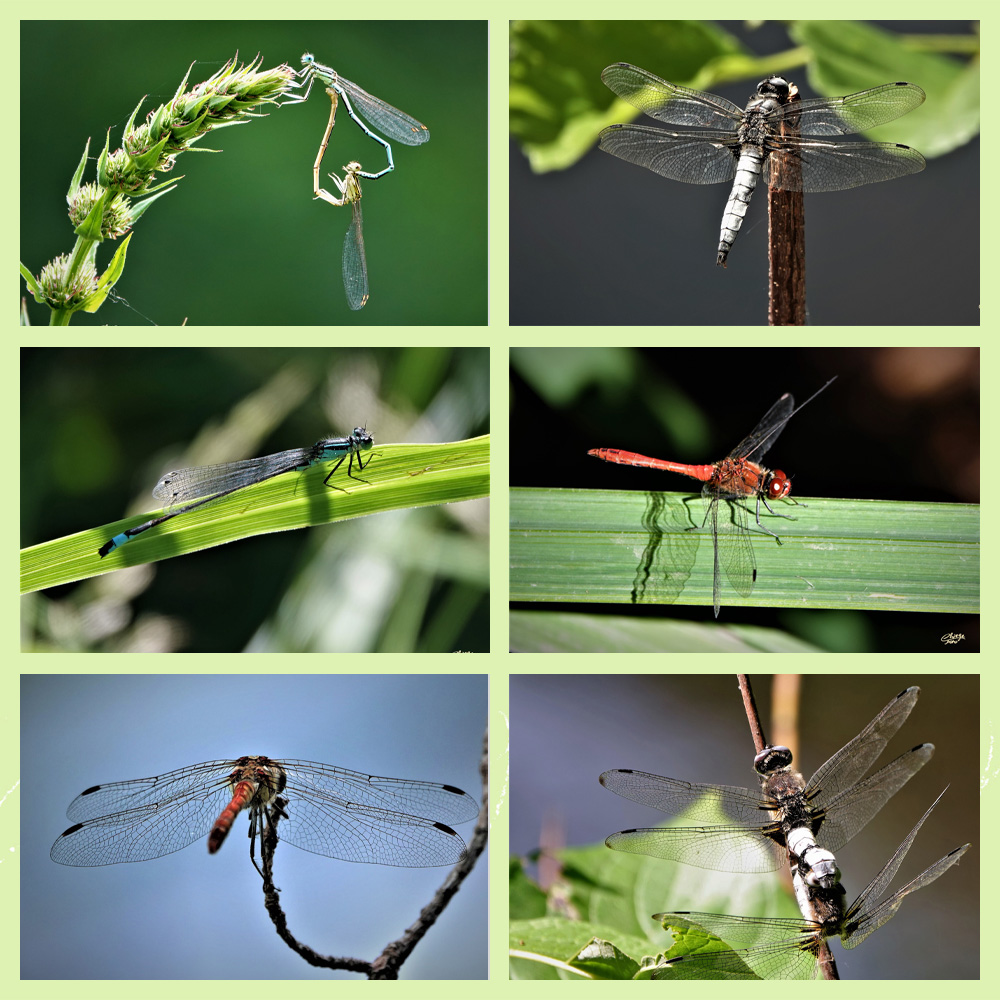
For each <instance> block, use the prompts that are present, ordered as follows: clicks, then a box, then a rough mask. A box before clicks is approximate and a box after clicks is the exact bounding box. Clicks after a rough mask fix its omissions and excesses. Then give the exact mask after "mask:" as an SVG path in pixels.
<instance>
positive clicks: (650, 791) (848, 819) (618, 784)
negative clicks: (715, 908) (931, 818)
mask: <svg viewBox="0 0 1000 1000" xmlns="http://www.w3.org/2000/svg"><path fill="white" fill-rule="evenodd" d="M919 693H920V689H919V688H918V687H909V688H907V689H906V690H905V691H901V692H900V693H899V694H898V695H896V697H895V698H893V699H892V701H890V702H889V704H887V705H886V706H885V707H884V708H883V709H882V710H881V711H880V712H879V713H878V715H876V716H875V718H874V719H872V721H871V722H869V723H868V725H867V726H865V728H864V729H862V730H861V732H860V733H858V735H857V736H855V737H854V739H852V740H851V741H850V742H849V743H848V744H846V746H843V747H841V749H840V750H838V751H837V752H836V753H835V754H834V755H833V756H832V757H831V758H830V759H829V760H828V761H827V762H826V763H825V764H823V766H822V767H820V768H819V770H818V771H816V773H815V774H814V775H813V776H812V777H811V778H810V779H809V781H808V782H806V781H804V780H803V777H802V775H801V774H800V773H799V772H797V771H795V770H793V769H792V767H791V763H792V753H791V751H790V750H789V749H788V747H783V746H774V747H767V748H766V749H765V750H763V751H761V753H759V754H757V756H756V757H755V759H754V767H755V770H756V771H757V774H758V776H759V778H760V781H761V788H760V790H759V791H751V790H750V789H746V788H736V787H732V786H728V785H709V784H698V783H696V782H689V781H679V780H677V779H676V778H667V777H663V776H662V775H658V774H648V773H646V772H644V771H632V770H614V771H605V772H604V773H603V774H602V775H601V777H600V781H601V784H602V785H604V787H605V788H607V789H609V790H610V791H612V792H614V793H615V794H616V795H620V796H622V798H626V799H629V800H630V801H632V802H638V803H639V804H640V805H644V806H650V807H652V808H654V809H659V810H660V811H661V812H664V813H666V814H668V815H672V814H676V813H680V812H682V811H685V810H686V812H685V818H690V819H691V820H693V821H695V822H701V823H704V824H706V825H703V826H692V827H673V828H664V827H651V828H647V829H631V830H622V831H621V832H620V833H613V834H611V836H610V837H608V838H607V839H606V840H605V843H606V844H607V846H608V847H610V848H612V849H613V850H616V851H625V852H628V853H630V854H645V855H648V856H650V857H654V858H665V859H667V860H669V861H680V862H682V863H683V864H688V865H693V866H694V867H696V868H707V869H713V870H716V871H723V872H747V873H759V872H769V871H775V870H776V869H778V868H779V867H780V866H781V865H782V864H783V863H787V862H788V861H791V862H792V864H793V868H794V870H795V871H797V873H798V874H799V876H800V877H801V878H802V879H803V881H804V882H805V884H806V885H808V886H819V887H822V888H826V889H829V888H831V887H832V886H834V885H836V883H837V882H838V881H839V877H840V872H839V870H838V869H837V864H836V859H835V857H834V855H833V853H832V852H833V851H836V850H838V849H839V848H841V847H843V846H844V844H846V843H847V842H848V841H849V840H850V839H851V838H852V837H853V836H854V835H855V834H856V833H858V832H859V831H860V830H862V829H863V828H864V827H865V826H866V825H867V823H868V822H869V820H871V819H872V817H873V816H875V815H876V814H877V813H878V811H879V810H880V809H881V808H882V807H883V806H884V805H885V804H886V802H888V801H889V799H890V798H892V796H893V795H895V794H896V792H897V791H899V789H900V788H902V787H903V785H905V784H906V782H907V781H909V780H910V778H912V777H913V775H914V774H916V773H917V771H919V770H920V768H922V767H923V766H924V764H926V763H927V761H929V760H930V759H931V757H932V755H933V753H934V746H933V744H931V743H921V744H919V745H918V746H915V747H913V749H911V750H908V751H906V753H903V754H901V755H900V756H899V757H897V758H896V759H895V760H893V761H892V762H891V763H889V764H886V765H885V766H884V767H883V768H881V769H880V770H878V771H876V772H875V773H874V774H872V775H871V776H869V777H867V778H864V780H861V779H862V776H863V775H864V774H865V773H866V772H867V771H868V769H869V768H870V767H871V766H872V765H873V764H874V763H875V761H876V760H877V759H878V758H879V756H880V755H881V753H882V751H883V750H884V749H885V747H886V745H887V744H888V743H889V741H890V740H891V739H892V737H893V736H894V735H895V734H896V732H897V731H898V730H899V727H900V726H901V725H902V724H903V723H904V722H905V721H906V719H907V717H908V716H909V714H910V712H911V711H912V710H913V706H914V705H915V704H916V702H917V697H918V695H919ZM720 814H721V816H722V817H723V818H724V819H725V820H726V822H722V823H720V822H719V819H720ZM768 815H770V816H772V817H773V818H772V819H770V820H766V821H762V820H765V818H766V817H767V816H768ZM817 840H819V841H820V842H821V843H819V844H818V843H817Z"/></svg>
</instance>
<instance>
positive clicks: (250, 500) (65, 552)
mask: <svg viewBox="0 0 1000 1000" xmlns="http://www.w3.org/2000/svg"><path fill="white" fill-rule="evenodd" d="M371 456H372V458H371V462H370V464H369V463H366V464H365V469H364V471H363V472H360V473H359V472H358V471H357V469H356V468H355V475H360V476H362V477H363V478H364V479H366V480H367V481H368V483H369V484H370V485H365V483H360V482H354V481H353V480H351V479H349V478H347V477H346V476H345V475H344V469H345V468H346V466H343V467H341V469H339V470H338V472H337V475H336V476H335V477H334V478H333V479H332V480H331V482H332V483H336V484H337V485H338V486H341V487H343V488H344V489H346V490H347V491H348V492H346V493H342V492H340V490H335V489H330V488H329V487H328V486H324V485H323V480H324V478H325V477H326V475H327V474H328V472H329V470H330V468H331V465H330V464H327V465H324V466H322V467H319V468H315V469H309V470H307V471H305V472H302V473H289V474H288V475H287V476H277V477H275V478H274V479H271V480H268V481H267V482H265V483H260V484H259V485H257V486H252V487H248V488H247V489H246V490H240V491H239V492H238V493H234V494H233V495H232V496H228V497H225V498H224V499H222V500H218V501H216V502H214V503H210V504H206V505H205V506H204V507H199V508H198V509H196V510H193V511H191V512H190V513H187V514H182V515H180V516H179V517H176V518H173V519H172V520H170V521H167V522H166V523H165V524H162V525H159V526H158V527H156V528H151V529H150V530H149V531H147V532H145V533H143V534H142V535H140V536H139V537H137V538H135V539H133V540H132V541H130V542H129V543H128V544H127V545H124V546H122V548H120V549H117V550H116V551H114V552H111V553H110V554H109V555H108V556H106V557H105V558H104V559H101V558H100V557H99V556H98V555H97V550H98V548H99V547H100V546H101V545H102V544H103V543H104V542H106V541H107V540H108V539H109V538H111V537H112V536H113V535H115V534H117V533H118V532H120V531H122V530H123V529H125V528H129V527H133V526H135V525H137V524H142V523H143V522H144V521H147V520H149V519H150V517H152V516H155V513H151V514H143V515H140V516H136V517H130V518H127V519H126V520H124V521H118V522H115V523H114V524H109V525H106V526H104V527H101V528H91V529H90V530H88V531H83V532H79V533H77V534H75V535H68V536H66V537H65V538H57V539H54V540H53V541H50V542H43V543H42V544H40V545H34V546H31V547H30V548H27V549H22V550H21V593H22V594H26V593H30V592H32V591H35V590H41V589H43V588H45V587H53V586H56V585H57V584H62V583H71V582H73V581H74V580H82V579H85V578H86V577H89V576H95V575H97V574H99V573H106V572H110V571H111V570H115V569H121V568H122V567H124V566H137V565H140V564H141V563H147V562H155V561H157V560H159V559H166V558H168V557H169V556H178V555H184V554H185V553H187V552H195V551H197V550H199V549H206V548H211V547H212V546H213V545H221V544H223V543H224V542H231V541H235V540H236V539H239V538H247V537H249V536H250V535H259V534H262V533H265V532H270V531H288V530H290V529H292V528H304V527H308V526H311V525H317V524H328V523H330V522H333V521H343V520H347V519H348V518H352V517H360V516H362V515H364V514H374V513H377V512H378V511H384V510H395V509H398V508H405V507H424V506H428V505H432V504H439V503H455V502H457V501H459V500H472V499H476V498H478V497H484V496H489V491H490V439H489V435H483V436H482V437H478V438H471V439H470V440H467V441H453V442H450V443H446V444H414V445H409V444H394V445H382V446H378V445H376V447H375V448H374V450H373V451H372V452H371Z"/></svg>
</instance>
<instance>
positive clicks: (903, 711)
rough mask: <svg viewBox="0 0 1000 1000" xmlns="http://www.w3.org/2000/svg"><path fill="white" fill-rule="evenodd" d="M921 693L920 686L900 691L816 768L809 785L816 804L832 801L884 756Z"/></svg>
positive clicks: (820, 804) (809, 792) (810, 794)
mask: <svg viewBox="0 0 1000 1000" xmlns="http://www.w3.org/2000/svg"><path fill="white" fill-rule="evenodd" d="M919 695H920V688H918V687H908V688H907V689H906V690H905V691H900V693H899V694H898V695H896V697H895V698H893V699H892V701H890V702H889V704H888V705H886V706H885V707H884V708H883V709H882V710H881V711H880V712H879V713H878V715H876V716H875V718H874V719H872V721H871V722H869V723H868V725H867V726H865V728H864V729H862V730H861V732H860V733H858V735H857V736H855V737H854V739H852V740H851V741H850V742H849V743H847V744H846V745H845V746H842V747H841V748H840V749H839V750H838V751H837V752H836V753H835V754H834V755H833V756H832V757H831V758H830V759H829V760H828V761H827V762H826V763H825V764H823V765H822V766H821V767H820V768H819V769H818V770H817V771H816V773H815V774H814V775H813V776H812V777H811V778H810V779H809V784H808V786H807V788H806V791H807V794H808V795H809V798H810V800H811V801H812V802H813V803H814V804H815V805H817V806H826V805H828V804H830V803H831V802H833V800H834V799H835V798H836V797H837V796H838V795H840V794H841V793H842V792H844V791H846V790H847V789H848V788H850V787H851V786H853V785H855V784H856V783H857V782H858V780H859V779H860V778H861V776H862V775H863V774H864V773H865V772H866V771H867V770H868V768H869V767H871V766H872V764H874V763H875V761H876V760H878V758H879V757H880V756H881V754H882V751H883V750H884V749H885V748H886V745H887V744H888V743H889V740H891V739H892V738H893V736H895V735H896V733H897V731H898V730H899V727H900V726H902V724H903V723H904V722H905V721H906V720H907V718H909V715H910V712H912V711H913V706H914V705H916V703H917V698H918V697H919Z"/></svg>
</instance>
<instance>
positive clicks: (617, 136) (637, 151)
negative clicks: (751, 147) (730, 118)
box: [599, 125, 739, 184]
mask: <svg viewBox="0 0 1000 1000" xmlns="http://www.w3.org/2000/svg"><path fill="white" fill-rule="evenodd" d="M599 144H600V148H601V149H603V150H604V151H605V152H606V153H611V155H612V156H617V157H618V158H619V159H622V160H626V161H628V162H629V163H635V164H636V165H638V166H640V167H646V168H647V169H648V170H652V171H653V172H654V173H657V174H659V175H660V176H661V177H666V178H668V179H669V180H672V181H682V182H683V183H685V184H719V183H721V182H723V181H729V180H732V179H733V177H735V176H736V164H737V162H738V161H739V147H738V145H736V144H735V140H734V138H733V136H730V135H726V134H725V133H723V132H700V133H699V132H668V131H667V130H666V129H658V128H649V127H648V126H645V125H609V126H608V127H607V128H606V129H604V130H603V131H602V132H601V135H600V143H599Z"/></svg>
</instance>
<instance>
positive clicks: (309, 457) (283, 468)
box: [97, 272, 374, 559]
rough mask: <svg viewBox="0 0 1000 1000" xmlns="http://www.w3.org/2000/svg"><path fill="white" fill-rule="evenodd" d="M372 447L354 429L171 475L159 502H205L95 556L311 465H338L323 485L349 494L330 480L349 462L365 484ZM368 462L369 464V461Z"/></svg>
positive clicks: (122, 537) (131, 531)
mask: <svg viewBox="0 0 1000 1000" xmlns="http://www.w3.org/2000/svg"><path fill="white" fill-rule="evenodd" d="M345 275H346V272H345ZM373 443H374V442H373V441H372V436H371V434H369V433H368V432H367V430H365V428H364V427H355V428H354V433H353V434H349V435H348V436H347V437H339V438H324V439H323V440H321V441H317V442H316V444H314V445H313V446H312V447H311V448H291V449H289V450H288V451H279V452H275V454H273V455H264V456H263V457H261V458H248V459H245V460H244V461H241V462H225V463H223V464H222V465H205V466H199V467H197V468H193V469H179V470H177V471H176V472H168V473H167V474H166V475H165V476H163V478H162V479H160V481H159V482H158V483H157V484H156V486H154V487H153V496H154V497H156V499H157V500H166V501H168V508H169V507H172V506H173V505H174V504H176V503H180V502H182V501H184V500H191V499H193V498H194V497H203V498H204V499H201V500H198V501H196V502H195V503H191V504H187V505H186V506H184V507H181V508H180V509H179V510H168V513H166V514H162V515H160V517H154V518H153V519H152V520H151V521H146V522H145V523H144V524H140V525H137V526H136V527H134V528H128V529H126V530H125V531H123V532H122V533H121V534H118V535H115V537H114V538H111V539H109V540H108V541H106V542H105V543H104V544H103V545H102V546H101V547H100V548H99V549H98V550H97V554H98V555H99V556H100V557H101V558H102V559H103V558H104V557H105V556H106V555H107V554H108V553H109V552H111V551H112V550H113V549H118V548H121V547H122V546H123V545H124V544H125V543H126V542H129V541H131V540H132V539H133V538H135V536H136V535H141V534H142V533H143V532H144V531H147V530H149V529H150V528H155V527H156V526H157V525H158V524H163V523H164V521H169V520H170V519H171V518H174V517H177V515H178V514H186V513H187V512H188V511H189V510H194V509H195V508H196V507H203V506H204V505H205V504H207V503H211V502H212V501H213V500H220V499H221V498H222V497H226V496H229V494H230V493H235V492H236V491H237V490H241V489H243V488H244V487H247V486H253V485H254V484H256V483H263V482H265V481H266V480H268V479H273V478H274V477H275V476H282V475H284V474H285V473H286V472H302V471H303V470H305V469H308V468H310V467H311V466H313V465H319V464H321V463H324V462H333V461H335V460H336V462H337V464H336V465H335V466H334V467H333V468H332V469H331V470H330V472H329V474H328V475H327V477H326V479H324V480H323V485H324V486H329V487H330V489H335V490H342V492H344V493H346V492H347V490H343V489H342V487H340V486H334V485H333V484H332V483H331V482H330V479H331V477H332V476H333V474H334V473H335V472H336V471H337V469H339V468H340V467H341V465H343V464H344V459H345V458H346V459H348V463H347V474H348V476H350V477H351V479H357V480H358V481H359V482H366V480H364V479H361V477H360V476H355V475H354V474H353V468H354V457H355V456H357V459H358V468H359V469H364V468H365V465H366V464H368V463H362V460H361V453H362V452H365V451H370V450H371V447H372V444H373ZM368 462H369V463H370V462H371V458H370V457H369V459H368ZM209 494H211V495H209Z"/></svg>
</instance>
